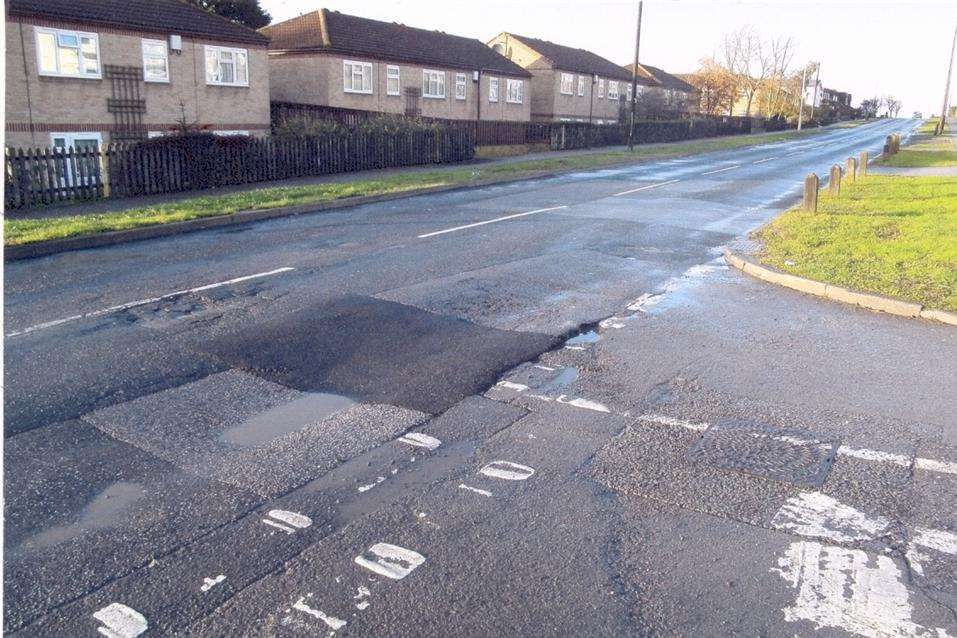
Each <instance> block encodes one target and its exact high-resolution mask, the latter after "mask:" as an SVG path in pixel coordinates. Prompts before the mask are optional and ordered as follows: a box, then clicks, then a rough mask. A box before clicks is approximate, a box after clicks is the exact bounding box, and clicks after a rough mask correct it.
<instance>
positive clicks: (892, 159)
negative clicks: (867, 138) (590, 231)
mask: <svg viewBox="0 0 957 638" xmlns="http://www.w3.org/2000/svg"><path fill="white" fill-rule="evenodd" d="M877 163H878V164H880V165H882V166H893V167H896V168H932V167H938V166H957V146H955V145H954V138H953V137H951V136H950V135H939V136H937V137H934V136H932V135H920V136H918V137H917V138H916V139H915V141H914V143H912V144H908V145H907V146H904V147H902V148H901V150H900V151H899V152H897V153H895V154H894V155H890V156H888V157H881V158H880V159H879V160H878V162H877Z"/></svg>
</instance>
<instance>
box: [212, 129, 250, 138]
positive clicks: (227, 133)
mask: <svg viewBox="0 0 957 638" xmlns="http://www.w3.org/2000/svg"><path fill="white" fill-rule="evenodd" d="M213 135H219V136H220V137H228V136H230V135H249V131H246V130H239V129H237V130H235V131H213Z"/></svg>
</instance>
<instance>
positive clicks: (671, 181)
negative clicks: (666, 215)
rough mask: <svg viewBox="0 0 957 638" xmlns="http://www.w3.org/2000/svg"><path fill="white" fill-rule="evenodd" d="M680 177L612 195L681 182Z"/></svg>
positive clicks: (616, 194)
mask: <svg viewBox="0 0 957 638" xmlns="http://www.w3.org/2000/svg"><path fill="white" fill-rule="evenodd" d="M680 181H681V180H680V179H672V180H668V181H667V182H659V183H657V184H648V185H647V186H641V187H639V188H633V189H631V190H630V191H622V192H621V193H615V194H614V195H612V197H621V196H622V195H629V194H631V193H637V192H638V191H646V190H648V189H649V188H658V187H659V186H667V185H668V184H677V183H678V182H680Z"/></svg>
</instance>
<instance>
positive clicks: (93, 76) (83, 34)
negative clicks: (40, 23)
mask: <svg viewBox="0 0 957 638" xmlns="http://www.w3.org/2000/svg"><path fill="white" fill-rule="evenodd" d="M33 33H34V44H35V46H36V49H37V74H39V75H45V76H49V77H57V78H87V79H90V80H99V79H100V78H102V77H103V60H102V59H101V58H100V36H99V35H98V34H96V33H90V32H87V31H73V30H72V29H53V28H50V27H34V28H33ZM44 33H45V34H49V35H52V36H53V40H54V46H55V47H56V49H55V52H54V53H55V61H56V71H44V70H43V66H42V64H41V62H40V34H44ZM60 35H72V36H75V37H76V40H77V56H78V58H79V60H78V62H77V68H78V69H79V72H78V73H63V72H61V71H60V45H59V39H60V38H59V36H60ZM83 38H91V39H92V40H93V44H94V45H95V46H96V73H86V72H85V67H86V62H85V61H84V58H83Z"/></svg>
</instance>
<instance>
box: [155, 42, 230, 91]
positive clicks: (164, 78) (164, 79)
mask: <svg viewBox="0 0 957 638" xmlns="http://www.w3.org/2000/svg"><path fill="white" fill-rule="evenodd" d="M150 45H159V46H161V47H163V64H164V65H165V66H166V72H165V73H164V74H163V76H162V77H161V76H153V77H150V75H149V73H148V71H147V67H146V58H147V55H146V47H147V46H150ZM140 50H141V52H142V54H143V81H144V82H163V83H166V84H169V46H168V45H167V44H166V40H150V39H147V38H143V39H142V40H140ZM149 57H155V56H153V55H150V56H149ZM246 67H247V68H246V74H247V75H248V74H249V59H248V58H247V59H246Z"/></svg>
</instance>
